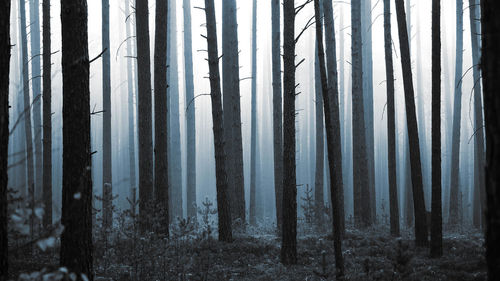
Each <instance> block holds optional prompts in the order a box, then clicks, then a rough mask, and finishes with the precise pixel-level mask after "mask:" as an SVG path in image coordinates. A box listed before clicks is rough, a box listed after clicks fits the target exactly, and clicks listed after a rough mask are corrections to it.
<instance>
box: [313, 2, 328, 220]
mask: <svg viewBox="0 0 500 281" xmlns="http://www.w3.org/2000/svg"><path fill="white" fill-rule="evenodd" d="M320 12H321V11H320ZM321 18H322V17H321ZM316 44H318V42H317V40H316ZM315 49H316V50H315V51H316V58H315V67H314V72H315V73H314V83H315V98H316V100H315V104H316V171H315V178H314V204H315V208H316V222H317V223H318V225H319V226H322V225H323V223H324V221H323V216H324V208H325V206H324V205H325V203H324V195H323V188H324V181H323V177H324V170H325V165H324V163H325V134H324V122H323V121H324V120H323V92H322V90H321V76H320V75H321V74H320V73H319V58H318V48H317V47H316V48H315Z"/></svg>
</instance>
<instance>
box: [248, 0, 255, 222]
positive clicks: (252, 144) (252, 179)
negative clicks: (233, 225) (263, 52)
mask: <svg viewBox="0 0 500 281" xmlns="http://www.w3.org/2000/svg"><path fill="white" fill-rule="evenodd" d="M251 115H252V116H251V119H252V120H251V125H250V126H251V133H250V138H251V140H250V150H251V151H250V214H249V215H250V224H252V225H255V224H256V223H257V218H256V211H257V210H256V202H255V199H256V198H255V197H256V193H257V190H256V189H257V184H256V182H255V181H256V180H257V177H256V172H257V171H256V170H257V157H256V156H257V0H253V1H252V112H251Z"/></svg>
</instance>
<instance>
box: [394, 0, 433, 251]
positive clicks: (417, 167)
mask: <svg viewBox="0 0 500 281" xmlns="http://www.w3.org/2000/svg"><path fill="white" fill-rule="evenodd" d="M396 15H397V20H398V31H399V42H400V43H399V44H400V48H401V67H402V68H403V83H404V92H405V105H406V122H407V127H408V141H409V145H410V165H411V181H412V188H413V207H414V214H415V241H416V244H417V245H418V246H425V245H427V242H428V230H427V221H426V211H425V202H424V190H423V187H422V165H421V163H420V145H419V141H418V127H417V117H416V113H415V94H414V91H413V80H412V74H411V59H410V47H409V40H408V30H407V27H406V18H405V8H404V2H403V0H396Z"/></svg>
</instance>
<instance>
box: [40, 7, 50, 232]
mask: <svg viewBox="0 0 500 281" xmlns="http://www.w3.org/2000/svg"><path fill="white" fill-rule="evenodd" d="M42 8H43V192H42V194H43V204H44V206H45V212H44V216H43V226H44V228H45V229H48V227H49V226H51V225H52V104H51V103H52V77H51V69H52V66H51V64H52V60H51V54H50V52H51V42H50V0H43V7H42Z"/></svg>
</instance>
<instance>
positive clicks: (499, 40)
mask: <svg viewBox="0 0 500 281" xmlns="http://www.w3.org/2000/svg"><path fill="white" fill-rule="evenodd" d="M499 13H500V3H499V2H498V1H494V0H481V26H482V32H481V38H482V60H481V62H482V63H481V70H482V74H483V75H482V77H483V86H484V116H485V120H486V151H487V152H486V208H485V209H486V261H487V264H488V280H490V281H493V280H499V279H500V267H499V266H498V264H500V208H499V206H500V192H499V191H500V173H498V171H499V170H500V150H499V149H498V148H499V146H498V143H499V142H500V121H499V119H498V116H500V112H499V109H500V96H499V95H498V93H499V92H500V81H499V79H498V77H500V54H499V53H498V50H499V49H500V33H498V30H500V19H499V17H498V14H499ZM478 94H479V93H476V95H478Z"/></svg>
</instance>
